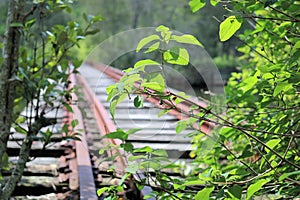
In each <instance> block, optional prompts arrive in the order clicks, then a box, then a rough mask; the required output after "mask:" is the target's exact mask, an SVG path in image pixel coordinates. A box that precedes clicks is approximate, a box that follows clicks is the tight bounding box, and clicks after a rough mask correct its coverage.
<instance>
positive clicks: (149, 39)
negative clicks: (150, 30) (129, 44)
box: [136, 35, 160, 52]
mask: <svg viewBox="0 0 300 200" xmlns="http://www.w3.org/2000/svg"><path fill="white" fill-rule="evenodd" d="M155 40H160V37H159V36H158V35H150V36H148V37H145V38H143V39H141V41H140V42H139V43H138V45H137V47H136V52H139V51H140V50H141V49H142V48H143V47H144V46H145V45H147V44H148V43H150V42H152V41H155Z"/></svg>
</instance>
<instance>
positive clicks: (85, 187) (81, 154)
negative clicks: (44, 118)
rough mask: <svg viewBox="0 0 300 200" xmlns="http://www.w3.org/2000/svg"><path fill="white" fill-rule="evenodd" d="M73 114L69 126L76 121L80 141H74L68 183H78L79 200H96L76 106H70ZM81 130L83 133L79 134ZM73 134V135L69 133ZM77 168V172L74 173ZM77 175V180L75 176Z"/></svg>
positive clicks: (74, 99) (85, 140)
mask: <svg viewBox="0 0 300 200" xmlns="http://www.w3.org/2000/svg"><path fill="white" fill-rule="evenodd" d="M70 81H71V84H70V87H71V88H73V87H74V85H75V84H76V78H75V75H74V74H71V75H70ZM72 100H73V101H74V102H75V101H77V96H76V95H75V94H74V93H73V94H72ZM72 109H73V113H71V112H69V126H71V124H70V123H71V122H72V120H77V121H78V124H77V126H76V127H75V128H76V129H75V130H74V132H79V133H81V134H80V141H75V148H76V161H77V162H76V163H74V162H71V164H72V166H70V167H71V168H72V174H71V176H70V179H69V181H70V182H72V183H70V185H71V186H72V185H74V184H75V185H76V182H78V183H79V193H80V199H82V200H93V199H98V197H97V194H96V187H95V180H94V176H93V171H92V164H91V160H90V154H89V150H88V144H87V139H86V133H85V131H84V130H85V129H84V124H83V117H82V114H81V112H80V110H79V107H78V105H77V104H73V105H72ZM82 130H83V132H81V131H82ZM71 134H74V133H71ZM76 167H77V171H76ZM76 175H78V178H77V176H76Z"/></svg>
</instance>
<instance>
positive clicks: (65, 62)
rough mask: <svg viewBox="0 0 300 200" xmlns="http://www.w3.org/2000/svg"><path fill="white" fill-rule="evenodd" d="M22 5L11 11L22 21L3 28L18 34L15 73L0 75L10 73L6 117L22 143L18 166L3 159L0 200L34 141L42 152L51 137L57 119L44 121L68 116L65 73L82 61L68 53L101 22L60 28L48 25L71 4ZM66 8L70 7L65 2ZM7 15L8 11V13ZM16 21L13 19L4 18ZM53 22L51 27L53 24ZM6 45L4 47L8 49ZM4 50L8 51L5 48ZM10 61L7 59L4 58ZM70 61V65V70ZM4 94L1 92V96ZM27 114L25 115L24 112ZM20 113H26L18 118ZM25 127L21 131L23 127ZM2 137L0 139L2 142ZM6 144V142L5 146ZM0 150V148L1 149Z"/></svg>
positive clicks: (70, 23) (17, 175)
mask: <svg viewBox="0 0 300 200" xmlns="http://www.w3.org/2000/svg"><path fill="white" fill-rule="evenodd" d="M22 2H23V3H24V1H20V2H19V1H17V2H16V7H20V8H22V9H23V10H21V11H20V13H17V14H18V15H19V16H22V20H20V21H17V22H13V23H10V24H8V27H7V29H9V28H12V29H14V31H17V32H19V33H20V38H21V44H20V46H17V45H18V44H14V45H15V46H16V47H15V49H17V50H16V51H15V52H14V54H15V56H16V57H17V59H16V60H15V61H14V62H15V63H14V65H15V66H17V68H16V69H9V67H11V65H4V64H3V65H2V66H1V70H2V71H3V72H5V71H6V70H11V77H10V81H11V82H14V84H15V86H14V87H11V88H10V90H11V92H13V93H14V94H13V96H12V99H13V103H14V107H13V112H12V113H7V115H11V116H12V117H11V118H12V119H13V122H12V124H11V126H12V128H13V129H14V131H15V132H18V133H22V134H24V135H25V136H24V137H25V139H24V141H23V142H22V143H21V146H22V148H21V150H20V153H19V161H18V162H17V163H16V164H14V165H12V164H11V163H8V162H7V159H6V156H7V154H6V153H4V155H3V157H2V154H1V157H2V161H4V160H6V162H1V165H0V169H1V171H2V170H13V172H12V173H11V174H12V175H11V176H10V177H6V181H5V182H3V181H2V183H1V184H0V186H1V191H0V198H1V199H7V198H8V197H9V196H10V195H11V193H12V192H13V190H14V187H15V186H16V183H17V182H18V181H19V180H20V178H21V176H22V173H23V171H24V167H25V164H26V162H28V160H29V152H30V148H31V144H32V142H33V140H40V141H41V142H43V144H44V148H47V145H48V144H49V142H51V138H52V135H53V131H54V129H53V128H51V127H49V125H53V124H55V123H56V117H57V116H55V117H54V118H49V117H47V115H48V113H50V112H53V111H56V113H57V111H58V109H61V108H62V107H65V108H66V109H67V110H68V111H70V112H72V108H71V107H70V105H69V104H70V103H71V102H72V98H71V92H73V90H74V89H73V88H72V89H70V88H69V84H70V82H69V80H68V77H69V74H70V72H71V71H72V72H74V73H76V72H77V68H78V67H79V66H80V64H81V61H80V60H78V59H76V58H75V57H73V55H72V53H71V51H70V50H71V48H73V47H74V46H78V45H79V41H80V40H83V39H84V38H85V37H86V36H87V35H90V34H94V33H96V32H97V31H99V30H98V29H95V28H94V27H93V25H94V24H95V23H97V22H98V21H100V20H101V17H99V16H89V17H87V19H86V26H85V27H82V26H80V25H79V24H78V23H77V22H76V21H68V22H66V23H65V24H56V23H49V21H47V19H49V18H51V16H53V15H57V14H58V13H63V12H64V11H66V12H67V13H70V12H71V11H72V10H71V8H70V4H69V3H67V2H64V1H52V0H51V1H50V0H49V1H33V2H27V3H26V6H24V7H23V6H22ZM70 2H71V1H70ZM9 12H10V10H9ZM9 15H15V13H9V14H8V16H9ZM52 22H53V21H52ZM13 42H15V41H14V40H13V41H7V43H13ZM4 48H9V45H7V46H4ZM4 52H5V51H4ZM5 59H9V57H8V56H6V55H5V56H4V62H3V63H5ZM70 61H72V65H71V64H70ZM2 92H4V91H1V93H2ZM25 108H26V109H25ZM24 109H25V112H23V111H24ZM21 112H23V114H21ZM24 123H25V124H26V125H27V126H26V128H24V126H23V125H22V124H24ZM76 125H77V121H76V120H74V121H72V123H71V126H72V129H74V127H75V126H76ZM43 127H47V129H46V131H41V129H42V128H43ZM62 131H64V132H66V137H65V139H78V137H77V135H78V133H76V134H74V135H72V136H69V135H68V132H69V131H68V127H67V126H64V127H63V128H62ZM4 134H5V133H1V137H2V136H3V135H4ZM1 142H4V143H5V142H6V143H7V142H8V137H7V138H6V141H4V140H3V141H1ZM1 145H2V144H1Z"/></svg>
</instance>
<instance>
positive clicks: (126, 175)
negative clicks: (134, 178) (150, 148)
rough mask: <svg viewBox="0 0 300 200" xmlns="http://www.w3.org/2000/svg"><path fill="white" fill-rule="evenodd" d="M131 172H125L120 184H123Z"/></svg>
mask: <svg viewBox="0 0 300 200" xmlns="http://www.w3.org/2000/svg"><path fill="white" fill-rule="evenodd" d="M130 175H131V174H130V173H125V174H124V176H123V177H122V178H121V180H120V182H119V184H118V185H123V183H124V181H125V180H126V179H127V178H128V177H129V176H130Z"/></svg>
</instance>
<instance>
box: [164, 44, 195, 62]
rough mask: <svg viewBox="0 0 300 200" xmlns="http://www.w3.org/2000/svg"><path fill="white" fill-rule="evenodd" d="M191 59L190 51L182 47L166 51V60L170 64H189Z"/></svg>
mask: <svg viewBox="0 0 300 200" xmlns="http://www.w3.org/2000/svg"><path fill="white" fill-rule="evenodd" d="M189 59H190V58H189V53H188V51H187V50H186V49H184V48H180V47H173V48H171V49H170V50H168V51H166V52H165V53H164V60H165V61H166V62H168V63H170V64H176V65H187V64H189Z"/></svg>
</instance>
